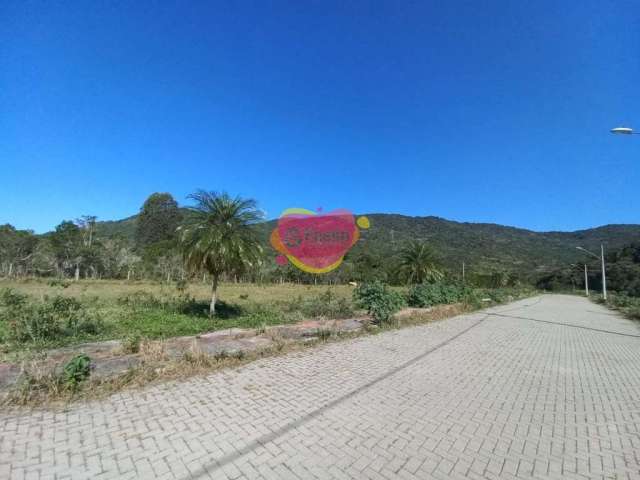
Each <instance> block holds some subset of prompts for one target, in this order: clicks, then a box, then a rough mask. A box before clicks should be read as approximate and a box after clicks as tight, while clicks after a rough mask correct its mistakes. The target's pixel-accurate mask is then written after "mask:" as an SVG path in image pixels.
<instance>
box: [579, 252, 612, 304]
mask: <svg viewBox="0 0 640 480" xmlns="http://www.w3.org/2000/svg"><path fill="white" fill-rule="evenodd" d="M576 248H577V249H578V250H580V251H582V252H584V253H587V254H589V255H591V256H592V257H595V258H597V259H598V260H600V262H601V265H602V298H603V299H604V300H605V301H606V300H607V273H606V271H605V265H604V243H601V244H600V255H599V256H598V255H596V254H595V253H593V252H590V251H589V250H587V249H586V248H582V247H576Z"/></svg>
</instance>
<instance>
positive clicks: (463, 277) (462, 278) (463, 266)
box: [462, 262, 465, 283]
mask: <svg viewBox="0 0 640 480" xmlns="http://www.w3.org/2000/svg"><path fill="white" fill-rule="evenodd" d="M462 283H465V282H464V262H462Z"/></svg>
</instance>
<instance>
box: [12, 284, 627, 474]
mask: <svg viewBox="0 0 640 480" xmlns="http://www.w3.org/2000/svg"><path fill="white" fill-rule="evenodd" d="M0 427H1V433H0V435H1V436H0V478H16V479H19V478H60V479H61V478H74V479H75V478H79V479H80V478H87V479H88V478H91V479H103V478H104V479H106V478H124V479H126V478H162V479H164V478H166V479H184V480H186V479H190V478H203V479H204V478H214V479H236V478H259V479H307V478H309V479H314V478H319V479H324V478H328V479H343V478H357V479H373V480H385V479H387V480H388V479H396V478H398V479H405V480H411V479H430V478H435V479H448V478H472V479H480V478H487V479H492V478H629V479H630V478H640V330H639V329H638V327H637V326H636V324H634V323H633V322H631V321H629V320H625V319H623V318H621V317H620V316H618V315H616V314H614V313H613V312H611V311H609V310H606V309H605V308H603V307H600V306H597V305H595V304H592V303H590V302H588V301H587V300H585V299H581V298H578V297H571V296H560V295H557V296H555V295H554V296H551V295H547V296H542V297H537V298H534V299H528V300H523V301H519V302H516V303H514V304H510V305H507V306H503V307H498V308H493V309H490V310H486V311H483V312H479V313H474V314H470V315H463V316H459V317H455V318H452V319H448V320H445V321H441V322H436V323H432V324H430V325H426V326H419V327H413V328H407V329H402V330H398V331H391V332H386V333H383V334H380V335H376V336H370V337H361V338H358V339H355V340H349V341H346V342H340V343H334V344H328V345H325V346H322V347H318V348H315V349H309V350H306V351H303V352H298V353H294V354H290V355H285V356H281V357H276V358H268V359H262V360H259V361H256V362H254V363H252V364H249V365H247V366H245V367H243V368H241V369H238V370H228V371H223V372H218V373H214V374H211V375H209V376H207V377H200V378H193V379H190V380H187V381H184V382H181V383H169V384H165V385H161V386H155V387H152V388H147V389H145V390H140V391H128V392H124V393H121V394H118V395H115V396H113V397H110V398H109V399H106V400H102V401H96V402H91V403H86V404H80V405H73V406H71V407H69V408H68V409H67V410H65V411H58V412H48V411H32V412H25V411H11V412H5V413H3V414H0Z"/></svg>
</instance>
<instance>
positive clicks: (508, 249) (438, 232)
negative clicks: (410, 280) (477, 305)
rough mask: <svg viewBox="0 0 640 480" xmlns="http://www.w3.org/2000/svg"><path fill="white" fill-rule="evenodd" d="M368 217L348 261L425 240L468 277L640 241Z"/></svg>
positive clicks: (530, 269)
mask: <svg viewBox="0 0 640 480" xmlns="http://www.w3.org/2000/svg"><path fill="white" fill-rule="evenodd" d="M365 215H366V216H367V217H368V218H369V220H370V222H371V227H370V228H369V229H368V230H361V239H360V241H359V242H358V243H357V244H356V245H355V246H354V248H353V249H352V250H351V252H350V253H349V254H348V256H349V257H352V256H358V255H363V254H373V255H376V256H382V257H384V258H386V257H390V256H393V255H395V254H396V253H397V251H398V250H399V249H400V248H401V247H402V245H403V244H405V243H406V242H407V241H409V240H424V241H427V242H429V243H430V244H431V245H432V246H433V248H434V249H435V250H436V252H437V253H438V254H439V256H440V257H441V260H442V262H443V264H444V265H445V266H446V267H448V268H449V269H451V270H458V269H461V265H462V262H465V266H466V268H467V271H469V272H473V271H474V270H475V271H478V272H480V271H482V272H488V271H497V270H506V271H511V272H517V273H522V274H531V275H533V274H536V273H538V274H539V273H543V272H547V271H551V270H553V269H555V268H558V267H563V266H566V265H567V264H569V263H575V262H580V261H583V260H586V258H585V254H584V253H582V252H580V251H579V250H577V249H576V247H578V246H581V247H584V248H586V249H588V250H591V251H594V252H596V253H598V252H599V249H600V244H601V243H605V248H606V249H607V250H608V251H612V250H617V249H619V248H621V247H623V246H624V245H628V244H630V243H632V242H638V241H640V225H636V224H621V225H603V226H599V227H595V228H590V229H585V230H578V231H574V232H559V231H551V232H535V231H532V230H527V229H523V228H518V227H510V226H504V225H498V224H493V223H471V222H456V221H452V220H447V219H444V218H440V217H435V216H427V217H411V216H406V215H399V214H386V213H372V214H365ZM136 218H137V215H133V216H131V217H127V218H124V219H122V220H114V221H101V222H98V224H97V229H96V231H97V233H98V235H101V236H105V237H111V236H115V235H120V236H123V237H125V238H127V239H130V240H133V238H134V235H135V228H136ZM276 223H277V220H269V221H266V222H264V224H263V225H262V226H261V234H262V238H263V242H264V243H265V245H268V236H269V233H270V232H271V230H272V229H273V228H274V227H275V225H276ZM274 254H275V252H274ZM587 258H588V257H587Z"/></svg>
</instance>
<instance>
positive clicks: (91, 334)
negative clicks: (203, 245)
mask: <svg viewBox="0 0 640 480" xmlns="http://www.w3.org/2000/svg"><path fill="white" fill-rule="evenodd" d="M0 293H2V294H3V295H4V297H3V298H1V299H0V311H2V310H4V311H5V312H7V308H8V305H13V310H12V312H11V314H9V315H5V321H0V341H1V345H2V351H3V354H4V355H5V356H6V355H7V354H13V353H15V352H25V351H26V352H28V351H29V350H39V349H41V348H43V347H54V346H62V345H70V344H74V343H80V342H87V341H96V340H104V339H114V338H117V339H120V338H127V337H132V336H133V337H143V338H168V337H173V336H179V335H193V334H197V333H201V332H206V331H211V330H218V329H223V328H230V327H244V328H259V327H262V326H268V325H274V324H281V323H291V322H296V321H300V320H303V319H305V318H313V317H321V316H324V317H327V318H343V317H348V316H352V315H353V314H354V308H353V305H352V303H351V293H352V288H351V287H348V286H333V287H330V288H328V287H327V286H312V285H292V284H282V285H279V284H277V285H272V284H270V285H253V284H223V285H222V286H221V287H220V288H219V298H220V303H219V306H218V314H217V316H216V318H214V319H210V318H209V317H208V315H207V309H208V305H209V298H210V297H209V295H210V287H209V286H208V285H205V284H202V283H193V284H188V285H176V284H162V283H156V282H123V281H106V280H105V281H100V280H84V281H80V282H77V283H75V282H68V281H47V280H31V281H6V280H5V281H0ZM66 299H70V300H66ZM65 300H66V301H65ZM20 302H22V304H23V305H26V306H27V307H28V308H30V309H32V310H29V311H28V312H27V313H24V314H23V311H24V310H25V308H23V307H21V306H20ZM16 304H17V305H16ZM34 308H35V309H36V311H33V309H34ZM22 316H24V317H27V316H29V317H34V318H36V319H37V322H36V321H33V322H31V323H28V324H26V325H25V326H24V328H23V330H24V335H22V337H20V338H17V337H16V334H15V332H12V330H11V325H10V324H11V322H13V321H17V319H18V318H19V317H22ZM25 322H26V321H25ZM46 322H50V323H51V322H55V323H56V325H57V327H56V328H57V330H55V331H54V330H52V329H51V328H50V325H49V324H47V323H46Z"/></svg>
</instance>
